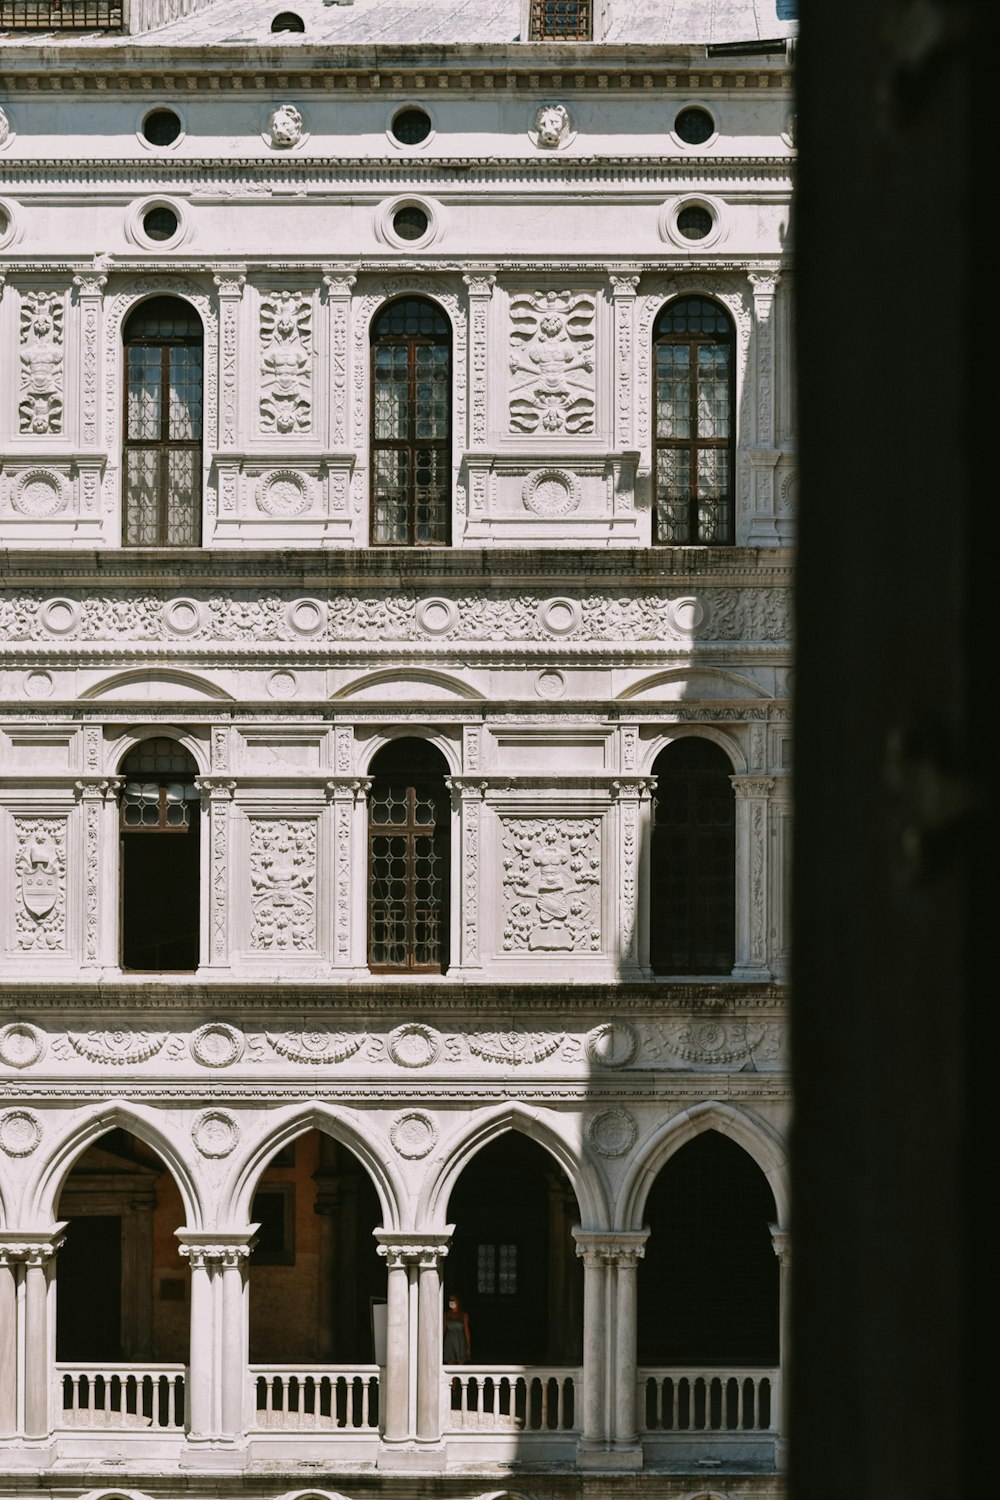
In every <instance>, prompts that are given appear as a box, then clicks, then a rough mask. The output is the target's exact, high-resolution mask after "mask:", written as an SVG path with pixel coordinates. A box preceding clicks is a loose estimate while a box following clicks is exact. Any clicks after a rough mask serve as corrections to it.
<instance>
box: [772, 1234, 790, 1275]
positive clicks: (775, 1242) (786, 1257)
mask: <svg viewBox="0 0 1000 1500" xmlns="http://www.w3.org/2000/svg"><path fill="white" fill-rule="evenodd" d="M768 1228H769V1229H770V1231H771V1249H772V1250H773V1251H774V1253H775V1255H776V1256H777V1257H778V1261H779V1262H780V1264H781V1266H782V1269H784V1270H787V1269H788V1267H789V1266H790V1265H791V1263H792V1237H791V1235H790V1234H789V1232H788V1230H787V1229H782V1228H781V1225H780V1224H769V1225H768Z"/></svg>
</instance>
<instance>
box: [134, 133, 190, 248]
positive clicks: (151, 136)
mask: <svg viewBox="0 0 1000 1500" xmlns="http://www.w3.org/2000/svg"><path fill="white" fill-rule="evenodd" d="M142 133H143V136H144V138H145V139H146V140H147V141H148V142H149V144H150V145H151V146H170V145H172V144H173V142H174V141H176V139H177V137H178V136H179V135H180V133H181V122H180V120H179V119H178V117H177V116H176V115H175V114H174V112H173V110H172V109H154V110H152V111H151V112H150V113H149V114H148V115H147V116H146V118H145V119H144V120H143V122H142ZM147 217H149V215H147ZM174 222H175V227H176V219H175V221H174ZM146 233H147V234H149V230H148V229H147V231H146Z"/></svg>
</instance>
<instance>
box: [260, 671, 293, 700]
mask: <svg viewBox="0 0 1000 1500" xmlns="http://www.w3.org/2000/svg"><path fill="white" fill-rule="evenodd" d="M267 690H268V692H269V693H270V694H271V697H272V698H279V699H287V698H294V697H295V694H296V693H297V692H298V690H299V683H298V678H297V677H296V676H295V673H294V672H272V673H271V675H270V677H269V678H268V679H267Z"/></svg>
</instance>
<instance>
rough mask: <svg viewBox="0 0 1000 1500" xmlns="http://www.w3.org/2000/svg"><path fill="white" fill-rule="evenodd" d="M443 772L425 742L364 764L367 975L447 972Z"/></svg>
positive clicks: (447, 843)
mask: <svg viewBox="0 0 1000 1500" xmlns="http://www.w3.org/2000/svg"><path fill="white" fill-rule="evenodd" d="M446 770H447V766H446V764H445V761H444V757H443V756H442V755H441V753H440V751H438V750H436V749H435V748H434V746H433V745H429V744H427V742H426V741H425V740H416V739H402V740H395V741H394V742H393V743H392V744H391V745H387V746H386V747H385V748H384V749H383V750H380V751H379V753H378V754H377V755H376V756H375V758H374V760H373V761H372V767H371V773H372V777H373V781H372V788H371V792H370V794H369V799H368V964H369V967H370V968H371V970H372V971H373V972H385V973H443V972H444V971H445V969H446V968H447V967H448V905H449V899H450V879H449V875H450V868H449V867H450V862H451V818H450V799H449V795H448V791H447V788H446V787H445V784H444V777H445V772H446Z"/></svg>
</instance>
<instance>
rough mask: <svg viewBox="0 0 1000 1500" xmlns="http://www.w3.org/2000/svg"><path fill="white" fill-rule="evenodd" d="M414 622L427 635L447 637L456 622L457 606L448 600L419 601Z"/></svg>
mask: <svg viewBox="0 0 1000 1500" xmlns="http://www.w3.org/2000/svg"><path fill="white" fill-rule="evenodd" d="M416 620H417V624H418V626H419V627H420V629H421V630H423V631H424V632H425V633H426V634H427V635H447V633H448V631H449V630H452V629H454V627H455V625H456V624H457V622H458V606H457V605H455V604H453V603H452V601H451V600H450V599H421V601H420V603H419V604H418V605H417V608H416Z"/></svg>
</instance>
